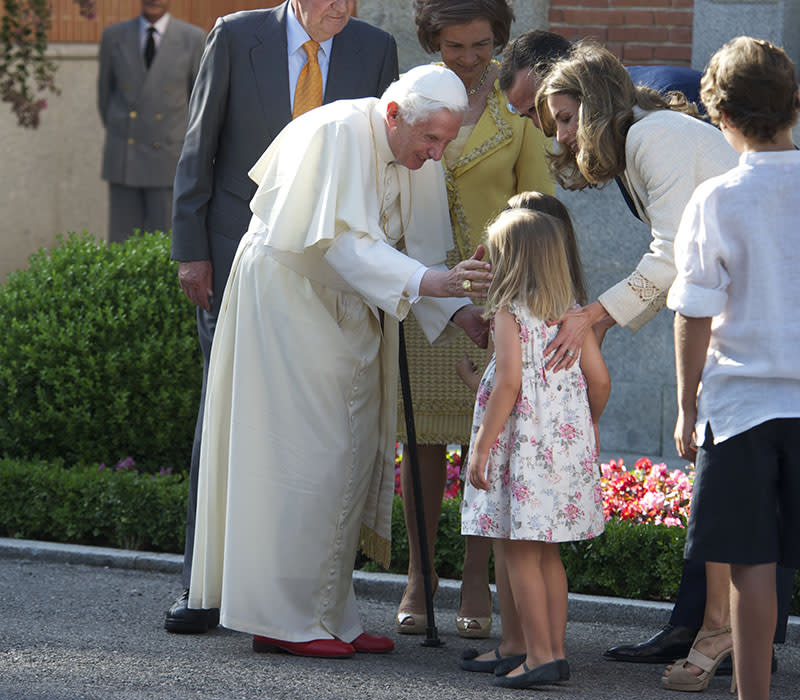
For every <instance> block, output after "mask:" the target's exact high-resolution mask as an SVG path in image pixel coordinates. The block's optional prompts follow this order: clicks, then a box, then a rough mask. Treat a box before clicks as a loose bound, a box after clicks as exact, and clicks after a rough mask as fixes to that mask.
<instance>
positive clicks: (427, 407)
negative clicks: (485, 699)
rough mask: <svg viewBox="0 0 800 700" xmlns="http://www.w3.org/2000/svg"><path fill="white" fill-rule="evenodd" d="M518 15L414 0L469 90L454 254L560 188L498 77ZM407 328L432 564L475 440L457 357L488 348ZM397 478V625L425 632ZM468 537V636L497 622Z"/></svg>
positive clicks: (453, 163) (455, 162)
mask: <svg viewBox="0 0 800 700" xmlns="http://www.w3.org/2000/svg"><path fill="white" fill-rule="evenodd" d="M513 17H514V16H513V13H512V11H511V8H510V7H509V5H508V3H507V2H506V0H415V1H414V20H415V23H416V26H417V36H418V37H419V41H420V44H421V45H422V47H423V48H424V49H425V50H426V51H427V52H429V53H436V52H440V53H441V58H442V61H443V62H444V64H445V65H446V66H447V67H448V68H450V69H451V70H452V71H454V72H455V73H456V75H458V77H459V78H461V80H462V81H463V83H464V86H465V87H466V89H467V94H468V96H469V109H468V111H467V113H466V114H465V115H464V121H463V124H462V127H461V129H460V131H459V133H458V136H457V138H456V139H454V140H453V141H452V142H451V143H450V145H449V146H448V147H447V149H446V150H445V154H444V157H443V158H442V163H443V164H444V169H445V174H446V178H447V194H448V201H449V206H450V221H451V223H452V227H453V239H454V243H455V248H454V249H453V250H452V251H451V252H450V259H449V260H448V263H449V264H452V263H455V262H458V261H459V260H463V259H465V258H469V257H470V256H472V254H473V253H474V252H475V249H476V247H477V246H478V245H479V244H480V243H481V241H482V240H483V235H484V229H485V227H486V224H488V223H489V221H491V220H492V219H493V218H494V217H495V216H496V215H497V214H498V213H499V212H500V211H501V210H502V209H503V208H504V207H505V205H506V202H507V201H508V199H509V198H510V197H511V196H513V195H514V194H517V193H519V192H524V191H529V190H536V191H540V192H546V193H548V194H552V193H553V190H554V185H553V181H552V179H551V177H550V175H549V173H548V170H547V162H546V156H545V146H546V140H545V138H544V136H543V135H542V134H541V132H539V130H538V129H536V128H535V127H534V125H533V123H532V122H531V121H530V120H529V119H521V118H520V117H519V116H517V115H515V114H512V113H511V112H510V111H509V108H508V103H507V101H506V98H505V96H504V94H503V92H502V91H501V89H500V86H499V84H498V77H499V74H500V65H499V63H498V62H497V61H495V60H493V56H494V55H495V54H497V53H498V52H499V51H501V50H502V49H503V47H504V46H505V45H506V43H507V41H508V38H509V32H510V28H511V22H512V20H513ZM405 333H406V343H407V350H408V356H409V372H410V375H411V389H412V392H411V393H412V397H413V402H414V419H415V429H416V434H417V441H418V443H419V447H418V450H419V457H420V473H421V478H422V493H423V501H424V503H423V505H424V510H425V522H426V528H427V530H428V532H427V533H426V535H427V539H428V551H429V552H430V554H431V570H433V551H434V544H435V538H436V530H437V527H438V521H439V515H440V513H441V504H442V495H443V493H444V486H445V481H446V458H445V452H446V446H447V445H448V444H460V445H464V444H466V443H467V442H468V441H469V434H470V429H471V425H472V410H473V407H474V401H475V397H474V395H473V394H472V393H470V391H469V390H468V389H467V388H466V387H465V386H464V384H463V383H462V382H461V381H460V380H459V378H458V376H457V374H456V371H455V365H456V362H457V361H458V360H459V359H460V358H461V357H462V356H463V355H464V354H465V353H466V354H468V355H469V356H470V358H471V360H472V361H473V362H475V363H476V364H478V365H480V366H483V365H484V364H485V360H486V358H485V357H484V356H482V354H481V353H480V351H478V352H477V353H476V351H475V349H474V348H470V347H469V346H468V345H467V343H462V342H454V343H451V344H449V345H447V346H440V347H431V345H430V343H429V342H428V341H427V340H426V339H425V337H424V336H423V334H422V331H421V330H420V328H419V326H418V325H417V324H416V322H415V321H414V320H413V319H409V320H407V321H406V324H405ZM399 413H400V414H399V420H398V432H399V434H400V436H401V439H402V438H404V437H405V419H404V416H403V411H402V405H401V406H400V412H399ZM401 483H402V488H403V504H404V510H405V519H406V527H407V529H408V538H409V550H410V551H409V554H410V556H409V567H408V585H407V587H406V590H405V592H404V594H403V597H402V600H401V601H400V605H399V607H398V611H397V619H396V624H397V631H398V632H400V633H405V634H423V633H424V632H425V627H426V624H427V619H426V615H425V598H424V588H423V582H422V573H421V569H422V566H421V558H420V553H419V548H418V544H417V543H418V542H419V540H418V535H417V526H416V504H415V503H414V499H413V492H412V488H411V478H410V469H409V468H408V464H407V461H406V459H405V458H404V459H403V463H402V466H401ZM466 540H467V541H466V554H465V558H464V572H463V576H462V584H461V603H460V605H459V610H458V614H457V617H456V625H457V628H458V631H459V634H461V635H462V636H465V637H487V636H489V632H490V630H491V622H492V618H491V595H490V594H489V573H488V559H489V546H488V544H486V541H482V540H481V538H472V537H468V538H466ZM437 580H438V579H434V581H435V582H436V581H437ZM435 585H436V584H435V583H434V586H435Z"/></svg>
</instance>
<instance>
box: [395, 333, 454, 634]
mask: <svg viewBox="0 0 800 700" xmlns="http://www.w3.org/2000/svg"><path fill="white" fill-rule="evenodd" d="M400 386H401V387H402V390H403V413H405V417H406V448H407V449H408V457H409V459H410V461H411V483H412V486H413V488H414V501H415V502H416V504H417V508H416V511H417V536H418V537H419V552H420V557H421V558H422V582H423V584H424V586H425V614H426V617H427V626H426V627H425V641H423V642H422V646H424V647H438V646H441V645H442V644H444V642H442V641H441V640H440V639H439V633H438V631H437V630H436V621H435V620H434V618H433V586H432V585H431V562H430V558H429V556H428V538H427V536H426V535H427V530H426V529H425V512H424V511H425V509H424V508H423V505H422V484H421V482H420V476H419V455H418V454H417V432H416V430H415V429H414V408H413V407H412V405H411V381H410V380H409V378H408V357H407V356H406V337H405V333H404V332H403V323H402V322H401V323H400Z"/></svg>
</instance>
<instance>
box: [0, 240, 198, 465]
mask: <svg viewBox="0 0 800 700" xmlns="http://www.w3.org/2000/svg"><path fill="white" fill-rule="evenodd" d="M169 252H170V239H169V236H167V235H166V234H162V233H148V234H144V235H141V236H137V237H135V238H132V239H130V240H128V241H126V242H125V243H124V244H117V243H115V244H112V245H110V246H106V245H105V244H104V243H102V242H98V241H96V240H95V239H94V238H92V237H91V236H89V235H88V234H87V233H86V232H84V233H83V235H76V234H70V235H69V236H68V237H67V238H66V239H64V238H61V237H59V245H58V246H57V247H55V248H54V249H53V250H51V251H48V250H41V251H39V252H38V253H36V254H34V255H32V256H31V258H30V265H29V267H28V268H27V269H25V270H21V271H19V272H16V273H14V274H12V275H11V276H10V277H9V279H8V281H7V282H6V283H5V284H4V285H2V286H0V328H2V329H3V330H2V333H0V457H18V458H20V459H33V458H39V459H44V460H51V461H52V460H63V461H64V463H66V464H78V463H86V464H91V463H99V462H101V461H106V462H112V463H113V462H116V461H117V460H119V459H122V458H124V457H127V456H128V455H131V456H133V457H134V458H135V459H136V460H137V462H139V463H140V466H141V468H142V469H143V470H150V471H153V472H157V471H158V470H159V468H160V467H161V466H166V467H171V468H175V469H176V470H185V469H186V468H187V466H188V462H189V455H190V453H191V446H192V437H193V433H194V422H195V418H196V415H197V405H198V401H199V395H200V384H201V376H202V359H201V356H200V350H199V347H198V343H197V332H196V327H195V317H194V307H193V305H192V303H191V302H190V301H189V300H188V299H187V298H186V297H185V296H184V295H183V293H182V292H181V289H180V286H179V284H178V281H177V263H175V262H171V261H170V260H169Z"/></svg>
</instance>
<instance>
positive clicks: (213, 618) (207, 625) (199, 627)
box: [164, 588, 219, 634]
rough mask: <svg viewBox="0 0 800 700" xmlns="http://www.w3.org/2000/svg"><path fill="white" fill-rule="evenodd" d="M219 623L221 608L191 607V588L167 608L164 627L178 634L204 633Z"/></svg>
mask: <svg viewBox="0 0 800 700" xmlns="http://www.w3.org/2000/svg"><path fill="white" fill-rule="evenodd" d="M218 624H219V608H190V607H189V589H188V588H187V589H186V590H185V591H184V592H183V593H181V594H180V595H179V596H178V598H177V599H176V600H175V602H174V603H173V604H172V607H171V608H170V609H169V610H167V615H166V617H165V619H164V629H165V630H167V632H176V633H178V634H203V633H204V632H208V630H211V629H214V628H215V627H216V626H217V625H218Z"/></svg>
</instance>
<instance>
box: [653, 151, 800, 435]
mask: <svg viewBox="0 0 800 700" xmlns="http://www.w3.org/2000/svg"><path fill="white" fill-rule="evenodd" d="M798 193H800V151H777V152H758V153H744V154H742V155H741V157H740V158H739V165H738V166H737V167H736V168H733V169H732V170H730V171H729V172H727V173H725V174H724V175H720V176H718V177H715V178H712V179H710V180H708V181H706V182H704V183H703V184H701V185H700V186H699V187H698V188H697V189H696V190H695V192H694V194H693V195H692V198H691V199H690V201H689V204H688V205H687V207H686V210H685V211H684V214H683V217H682V219H681V223H680V227H679V229H678V233H677V236H676V237H675V265H676V267H677V277H676V279H675V282H674V283H673V285H672V287H671V288H670V291H669V295H668V297H667V306H668V307H669V308H670V309H672V310H673V311H677V312H679V313H681V314H682V315H684V316H687V317H692V318H705V317H712V322H711V341H710V344H709V348H708V354H707V356H706V361H705V366H704V367H703V374H702V382H701V386H700V389H699V392H698V401H697V425H696V430H697V435H698V439H699V440H702V439H703V435H704V434H705V428H706V424H707V423H709V422H710V423H711V429H712V431H713V433H714V442H715V443H719V442H722V441H724V440H727V439H728V438H730V437H733V436H735V435H739V434H740V433H742V432H744V431H746V430H748V429H750V428H752V427H755V426H756V425H759V424H761V423H763V422H765V421H767V420H772V419H774V418H793V417H800V306H798V304H797V299H796V296H797V292H798V289H800V225H798V221H797V213H798V207H797V195H798Z"/></svg>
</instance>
